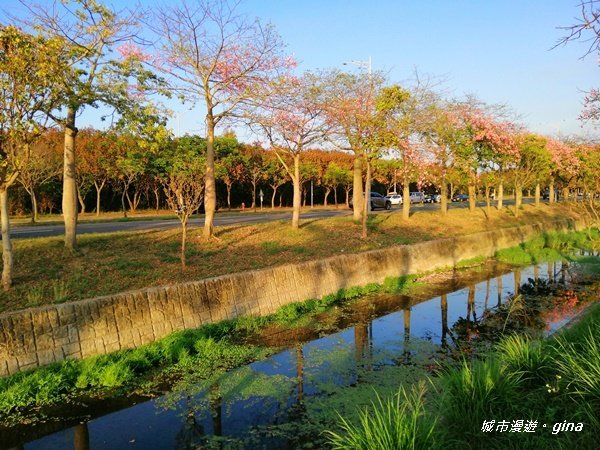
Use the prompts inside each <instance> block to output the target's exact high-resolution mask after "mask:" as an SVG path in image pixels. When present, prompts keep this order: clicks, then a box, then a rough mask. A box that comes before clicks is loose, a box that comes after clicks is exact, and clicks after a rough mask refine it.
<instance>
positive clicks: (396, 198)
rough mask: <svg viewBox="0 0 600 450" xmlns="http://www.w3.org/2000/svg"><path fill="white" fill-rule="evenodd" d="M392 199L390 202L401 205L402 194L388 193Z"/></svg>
mask: <svg viewBox="0 0 600 450" xmlns="http://www.w3.org/2000/svg"><path fill="white" fill-rule="evenodd" d="M388 197H389V199H390V203H391V204H392V205H401V204H402V196H401V195H400V194H388Z"/></svg>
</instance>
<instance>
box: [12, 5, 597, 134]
mask: <svg viewBox="0 0 600 450" xmlns="http://www.w3.org/2000/svg"><path fill="white" fill-rule="evenodd" d="M171 1H176V0H171ZM188 1H190V2H193V1H194V0H188ZM106 3H108V4H112V5H114V6H115V7H116V8H121V7H123V6H131V5H133V4H134V3H135V2H133V1H131V2H130V1H127V0H121V1H120V2H119V1H116V0H112V1H111V0H108V1H106ZM141 3H142V4H143V5H144V6H147V7H151V6H152V5H153V4H156V2H154V1H152V0H142V2H141ZM161 3H163V2H161ZM164 3H169V2H164ZM578 4H579V0H496V1H493V0H428V1H420V0H396V1H394V0H370V1H366V0H245V1H242V3H241V5H240V9H241V10H242V11H244V12H245V13H247V14H248V15H250V16H251V17H254V16H256V17H258V18H259V19H260V20H261V21H264V22H271V23H272V24H273V25H274V26H275V28H276V29H277V30H278V32H279V33H280V35H281V36H282V38H283V40H284V42H286V43H287V46H288V47H287V48H288V52H289V53H290V54H293V55H294V56H295V57H296V59H297V60H298V61H299V62H300V66H299V69H301V70H303V69H307V70H310V69H325V68H339V69H343V70H349V71H352V70H357V69H356V68H355V67H352V66H344V65H343V63H344V62H345V61H349V60H367V59H368V58H369V57H371V58H372V66H373V70H380V71H383V72H385V73H387V74H388V78H389V80H390V82H394V83H400V84H402V83H403V82H406V80H408V79H410V78H411V77H412V76H413V73H414V71H415V70H417V71H418V72H419V73H421V74H424V75H429V76H432V77H440V78H443V79H444V80H446V81H445V82H444V84H443V89H444V90H445V91H446V92H447V93H448V94H447V95H448V96H451V97H461V96H463V95H465V94H474V95H475V96H477V97H478V98H480V99H481V100H483V101H485V102H487V103H503V104H507V105H508V106H509V107H510V108H511V109H512V110H513V111H514V112H515V113H517V114H519V115H520V116H521V121H522V123H523V124H524V125H525V126H526V127H527V128H528V129H529V130H531V131H534V132H538V133H542V134H548V135H556V134H562V135H571V134H578V135H584V136H585V135H590V133H592V134H594V135H596V136H597V135H598V134H599V130H598V128H596V129H595V130H594V129H593V128H592V127H590V126H587V127H584V128H582V127H581V123H580V122H579V121H578V120H577V116H578V115H579V113H580V111H581V109H582V98H583V95H584V92H583V91H585V90H588V89H589V88H591V87H594V86H595V87H598V85H600V83H599V81H600V67H599V66H598V55H589V56H587V57H586V58H585V59H583V60H581V59H580V57H581V56H583V55H584V53H585V52H586V50H587V47H586V45H585V43H583V42H574V43H572V44H569V45H567V46H561V47H558V48H556V49H554V50H551V48H552V47H553V45H554V44H555V43H556V42H557V40H558V39H559V38H560V37H561V36H563V35H564V33H565V31H564V30H560V29H558V27H560V26H567V25H570V24H573V23H574V22H575V20H576V17H577V16H578V14H579V9H578ZM13 5H14V6H15V8H16V7H17V5H18V2H17V0H8V1H7V0H4V1H3V2H2V7H3V8H6V9H12V6H13ZM13 11H14V10H13ZM169 106H170V107H171V108H173V109H175V110H178V111H179V120H178V121H177V120H173V121H172V122H171V123H172V126H173V129H174V130H175V131H177V128H178V126H177V122H179V131H180V132H181V133H185V132H195V133H202V132H203V130H204V125H203V118H204V117H203V116H204V113H203V112H202V111H201V110H200V109H199V107H198V108H197V109H196V110H194V111H189V110H188V107H186V106H181V105H179V104H173V103H171V104H170V105H169ZM95 122H97V113H96V115H95V114H94V112H93V111H90V112H89V113H87V114H86V115H84V116H83V117H82V121H81V122H80V123H82V124H83V123H87V124H89V123H95Z"/></svg>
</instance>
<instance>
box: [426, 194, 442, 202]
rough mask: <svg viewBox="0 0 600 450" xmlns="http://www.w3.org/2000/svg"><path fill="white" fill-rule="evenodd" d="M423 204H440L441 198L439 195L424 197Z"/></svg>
mask: <svg viewBox="0 0 600 450" xmlns="http://www.w3.org/2000/svg"><path fill="white" fill-rule="evenodd" d="M424 201H425V203H440V202H441V201H442V196H441V195H440V194H429V195H426V196H425V200H424Z"/></svg>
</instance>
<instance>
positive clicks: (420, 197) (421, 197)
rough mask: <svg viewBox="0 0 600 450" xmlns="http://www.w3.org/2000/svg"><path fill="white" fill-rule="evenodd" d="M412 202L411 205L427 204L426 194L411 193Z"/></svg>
mask: <svg viewBox="0 0 600 450" xmlns="http://www.w3.org/2000/svg"><path fill="white" fill-rule="evenodd" d="M410 202H411V203H424V202H425V194H423V193H422V192H411V193H410Z"/></svg>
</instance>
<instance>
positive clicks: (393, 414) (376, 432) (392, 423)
mask: <svg viewBox="0 0 600 450" xmlns="http://www.w3.org/2000/svg"><path fill="white" fill-rule="evenodd" d="M425 391H426V390H425V384H424V383H419V384H418V385H416V386H413V388H412V389H411V391H410V392H409V393H407V392H406V391H405V390H404V388H403V387H402V388H400V390H399V391H398V393H397V394H396V395H394V397H392V398H389V399H382V398H381V397H380V396H379V395H377V398H376V401H375V402H373V404H372V407H371V408H365V409H364V410H363V411H361V413H360V418H359V424H358V425H354V424H352V423H350V422H349V421H348V420H346V419H345V418H344V417H341V416H340V428H341V433H336V432H332V431H329V432H328V435H329V441H330V444H331V446H332V448H334V449H336V450H342V449H343V450H345V449H357V450H405V449H423V450H425V449H426V450H429V449H431V448H432V447H434V445H435V434H434V433H435V430H436V421H435V419H432V417H431V416H430V415H427V414H425V402H424V396H425Z"/></svg>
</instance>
